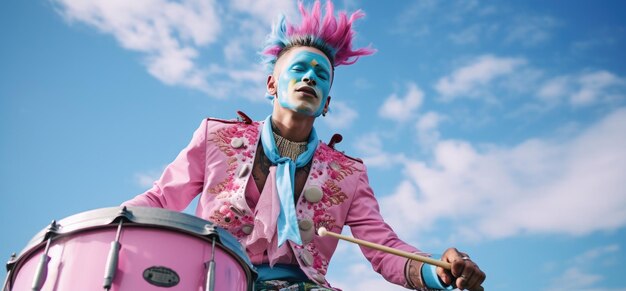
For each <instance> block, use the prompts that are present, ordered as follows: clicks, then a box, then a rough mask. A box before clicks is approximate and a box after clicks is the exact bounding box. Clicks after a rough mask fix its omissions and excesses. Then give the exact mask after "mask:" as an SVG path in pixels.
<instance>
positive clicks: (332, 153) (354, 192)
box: [124, 1, 485, 290]
mask: <svg viewBox="0 0 626 291" xmlns="http://www.w3.org/2000/svg"><path fill="white" fill-rule="evenodd" d="M300 12H301V14H302V18H303V19H302V23H301V24H300V25H299V26H294V25H292V24H289V23H287V21H286V20H285V18H284V17H283V18H281V20H280V21H279V23H278V25H275V26H274V28H273V31H272V33H271V34H270V36H269V37H268V40H267V45H266V48H265V50H264V51H263V53H264V55H265V56H266V60H265V61H266V63H267V65H268V68H269V70H270V72H271V73H270V75H269V76H268V78H267V95H268V97H270V98H271V99H272V100H273V110H272V114H271V115H270V116H268V117H267V118H266V119H265V120H264V121H261V122H253V121H252V120H251V119H250V118H248V117H247V116H245V115H243V114H242V120H241V121H225V120H216V119H206V120H204V121H203V122H202V124H201V125H200V128H198V130H196V132H195V133H194V136H193V138H192V140H191V142H190V144H189V145H188V146H187V147H186V148H185V149H184V150H183V151H182V152H181V153H180V154H179V155H178V157H177V158H176V160H175V161H174V162H172V163H171V164H170V165H169V166H168V167H167V168H166V169H165V172H164V173H163V175H162V177H161V178H160V179H159V180H158V181H156V182H155V184H154V186H153V187H152V189H150V190H148V191H147V192H145V193H143V194H141V195H139V196H137V197H135V198H134V199H133V200H130V201H127V202H125V203H124V204H125V205H131V206H153V207H163V208H168V209H173V210H178V211H180V210H182V209H184V208H185V207H186V206H187V205H188V204H189V203H190V202H191V200H192V199H193V198H194V197H195V196H196V195H198V194H199V193H201V197H200V199H199V202H198V208H197V210H196V215H198V216H199V217H202V218H204V219H207V220H210V221H212V222H213V223H214V224H216V225H217V226H220V227H222V228H224V229H226V230H228V231H230V232H231V233H232V234H233V235H234V236H236V237H237V238H238V239H239V241H240V242H241V243H242V245H243V246H244V247H245V249H246V251H247V253H248V255H249V256H250V260H251V261H252V263H253V264H254V265H255V267H256V268H257V271H258V273H259V279H258V280H257V283H256V290H329V289H332V287H331V286H330V284H329V282H328V281H327V280H326V277H325V275H326V271H327V268H328V262H329V261H330V258H331V256H332V254H333V252H334V251H335V248H336V246H337V243H338V242H337V240H336V239H334V238H330V237H319V236H317V235H316V234H315V233H316V230H317V229H318V228H320V227H325V228H326V229H328V230H329V231H333V232H337V233H339V232H341V230H342V228H343V226H344V225H347V226H350V228H351V231H352V234H353V235H354V236H355V237H357V238H361V239H365V240H368V241H372V242H374V243H379V244H384V245H386V246H389V247H393V248H397V249H401V250H404V251H408V252H414V253H421V252H420V251H419V250H417V249H416V248H414V247H412V246H410V245H407V244H406V243H404V242H403V241H401V240H400V239H399V238H398V237H397V235H396V234H395V233H394V232H393V230H392V229H391V228H390V227H389V226H388V225H387V224H386V223H385V222H384V221H383V219H382V217H381V216H380V213H379V209H378V203H377V201H376V198H375V197H374V194H373V192H372V189H371V188H370V187H369V182H368V178H367V171H366V168H365V165H363V163H362V162H360V161H359V160H355V159H352V158H350V157H348V156H345V155H344V154H342V153H340V152H338V151H336V150H334V148H333V145H332V143H331V145H326V144H324V143H322V142H320V141H319V140H318V138H317V134H316V132H315V128H314V126H313V125H314V122H315V119H316V118H317V117H319V116H320V115H325V114H326V113H327V111H328V108H329V106H330V100H331V98H330V95H329V93H330V88H331V85H332V82H333V78H334V73H335V72H334V68H335V67H336V66H339V65H349V64H352V63H354V62H355V61H356V60H357V59H358V57H360V56H364V55H369V54H372V53H373V52H374V51H373V50H371V49H368V48H361V49H357V50H353V49H352V37H353V35H354V31H353V30H352V23H353V22H354V21H355V20H356V19H358V18H360V17H362V16H363V14H362V13H361V12H360V11H357V12H355V13H354V14H352V15H351V16H350V17H349V18H348V16H347V15H346V14H345V13H340V14H339V15H338V17H335V15H334V9H333V5H332V3H330V2H328V3H327V5H326V13H325V16H324V17H323V18H322V13H321V7H320V3H319V1H316V2H315V3H314V5H313V7H312V9H311V11H307V10H305V8H304V7H303V5H302V4H300ZM251 177H252V179H250V178H251ZM363 254H364V255H365V257H366V258H367V259H368V260H369V261H370V262H371V264H372V266H373V267H374V269H375V270H376V271H377V272H379V273H380V274H382V275H383V276H384V277H385V279H387V280H388V281H390V282H392V283H394V284H399V285H402V286H406V287H408V288H413V289H418V290H426V289H427V288H441V289H443V288H444V286H443V285H442V283H443V284H444V285H452V284H454V285H456V286H457V287H459V288H467V289H470V290H479V288H480V284H481V283H482V282H483V280H484V279H485V274H484V273H483V272H482V271H481V270H480V269H479V268H478V266H477V265H476V264H475V263H473V262H472V261H471V260H470V259H469V257H468V256H467V255H466V254H463V253H460V252H458V251H457V250H456V249H454V248H450V249H448V250H446V251H445V252H444V254H443V256H442V257H441V259H442V260H443V261H447V262H449V263H451V264H452V271H451V272H449V271H445V270H443V269H441V268H434V267H431V266H428V265H423V264H422V263H419V262H415V261H408V260H407V259H404V258H401V257H398V256H395V255H391V254H387V253H383V252H380V251H376V250H371V249H363Z"/></svg>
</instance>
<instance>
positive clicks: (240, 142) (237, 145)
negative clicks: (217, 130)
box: [230, 138, 243, 149]
mask: <svg viewBox="0 0 626 291" xmlns="http://www.w3.org/2000/svg"><path fill="white" fill-rule="evenodd" d="M230 146H231V147H233V148H236V149H238V148H240V147H241V146H243V140H241V139H240V138H233V139H232V140H231V141H230Z"/></svg>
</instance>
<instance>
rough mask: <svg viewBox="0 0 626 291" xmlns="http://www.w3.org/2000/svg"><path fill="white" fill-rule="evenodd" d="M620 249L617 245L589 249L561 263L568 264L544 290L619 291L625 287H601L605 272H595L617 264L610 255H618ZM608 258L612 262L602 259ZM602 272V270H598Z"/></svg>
mask: <svg viewBox="0 0 626 291" xmlns="http://www.w3.org/2000/svg"><path fill="white" fill-rule="evenodd" d="M619 251H620V248H619V245H616V244H613V245H607V246H601V247H597V248H594V249H590V250H588V251H586V252H584V253H582V254H580V255H578V256H576V257H574V258H572V259H570V260H568V261H567V262H563V263H562V265H566V266H568V267H567V268H565V271H563V272H561V273H559V274H558V275H557V276H556V277H555V278H554V279H553V280H552V282H551V285H550V286H549V287H547V288H546V289H545V290H549V291H566V290H581V291H619V290H622V291H624V290H626V288H617V289H614V288H604V287H601V285H602V281H603V280H605V279H606V278H605V277H606V275H605V274H602V275H601V274H596V273H598V270H600V269H601V268H605V267H608V268H610V267H613V266H615V265H617V264H619V261H618V260H611V258H612V257H614V256H616V255H618V254H617V253H618V252H619ZM607 260H610V261H612V263H611V264H610V265H606V264H604V263H603V261H607ZM599 273H602V272H599Z"/></svg>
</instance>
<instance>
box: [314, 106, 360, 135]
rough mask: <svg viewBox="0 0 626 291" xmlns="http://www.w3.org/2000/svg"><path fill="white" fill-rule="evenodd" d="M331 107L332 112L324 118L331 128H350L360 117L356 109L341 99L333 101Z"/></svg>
mask: <svg viewBox="0 0 626 291" xmlns="http://www.w3.org/2000/svg"><path fill="white" fill-rule="evenodd" d="M329 108H330V112H329V113H328V114H326V116H325V117H324V118H322V120H323V121H324V123H326V124H327V125H328V126H329V127H331V128H335V129H344V128H349V127H351V126H352V123H353V122H354V120H355V119H356V118H357V117H359V114H358V112H357V111H356V110H355V109H353V108H351V107H350V106H348V105H347V104H346V103H344V102H341V101H331V102H330V107H329Z"/></svg>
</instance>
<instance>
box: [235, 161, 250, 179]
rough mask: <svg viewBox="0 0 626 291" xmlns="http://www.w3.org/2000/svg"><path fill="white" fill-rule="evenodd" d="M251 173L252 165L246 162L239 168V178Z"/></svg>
mask: <svg viewBox="0 0 626 291" xmlns="http://www.w3.org/2000/svg"><path fill="white" fill-rule="evenodd" d="M248 173H250V165H249V164H245V165H243V166H242V167H241V168H240V169H239V173H238V174H237V175H238V176H239V178H244V177H246V176H247V175H248Z"/></svg>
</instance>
